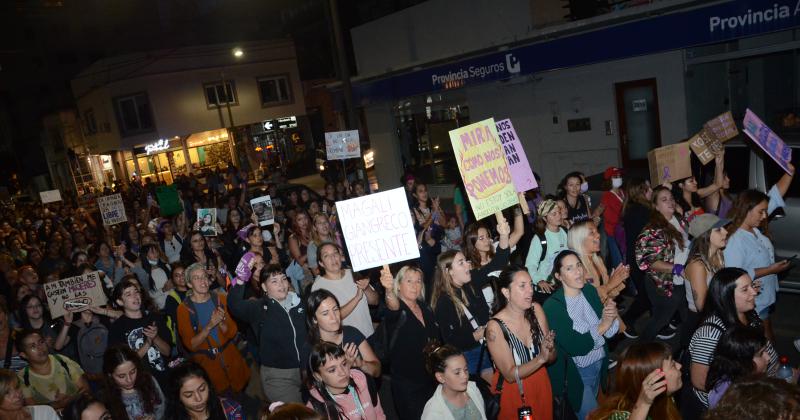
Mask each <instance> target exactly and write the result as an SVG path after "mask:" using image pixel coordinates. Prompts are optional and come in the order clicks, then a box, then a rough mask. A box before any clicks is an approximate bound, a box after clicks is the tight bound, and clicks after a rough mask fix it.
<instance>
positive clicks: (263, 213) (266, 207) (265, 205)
mask: <svg viewBox="0 0 800 420" xmlns="http://www.w3.org/2000/svg"><path fill="white" fill-rule="evenodd" d="M250 206H251V207H253V213H255V214H256V217H257V218H258V225H259V226H269V225H271V224H273V223H275V212H274V211H273V209H272V199H271V198H270V196H268V195H265V196H263V197H258V198H254V199H252V200H250Z"/></svg>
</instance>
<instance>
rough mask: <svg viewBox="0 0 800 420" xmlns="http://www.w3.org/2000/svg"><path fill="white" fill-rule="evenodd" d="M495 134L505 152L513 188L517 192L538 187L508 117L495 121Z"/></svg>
mask: <svg viewBox="0 0 800 420" xmlns="http://www.w3.org/2000/svg"><path fill="white" fill-rule="evenodd" d="M497 134H498V135H499V136H500V143H502V145H503V151H504V152H505V153H506V163H508V169H509V170H510V171H511V180H512V181H514V189H515V190H516V191H517V192H525V191H528V190H532V189H534V188H536V187H538V186H539V185H538V184H537V183H536V178H534V177H533V171H532V170H531V165H530V162H528V157H527V156H525V149H523V148H522V142H521V141H520V140H519V137H518V136H517V132H516V130H514V125H513V124H511V120H510V119H508V118H506V119H504V120H501V121H498V122H497Z"/></svg>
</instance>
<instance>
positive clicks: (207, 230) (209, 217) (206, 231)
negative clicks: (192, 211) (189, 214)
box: [197, 208, 219, 236]
mask: <svg viewBox="0 0 800 420" xmlns="http://www.w3.org/2000/svg"><path fill="white" fill-rule="evenodd" d="M197 224H198V230H199V231H200V233H201V234H203V236H217V234H218V233H219V232H217V209H215V208H211V209H197Z"/></svg>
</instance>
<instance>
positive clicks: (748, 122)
mask: <svg viewBox="0 0 800 420" xmlns="http://www.w3.org/2000/svg"><path fill="white" fill-rule="evenodd" d="M743 125H744V133H745V134H747V137H750V138H751V139H753V141H754V142H756V144H758V146H759V147H761V149H763V150H764V152H765V153H766V154H768V155H769V157H771V158H772V160H774V161H775V163H777V164H778V165H779V166H780V167H781V168H783V170H784V171H786V172H787V173H791V172H790V171H789V162H791V161H792V148H791V147H789V146H787V145H786V143H784V142H783V140H781V138H780V137H778V135H777V134H775V132H773V131H772V130H771V129H770V128H769V127H767V125H766V124H764V122H763V121H761V119H760V118H758V116H757V115H756V114H754V113H753V111H751V110H749V109H748V110H747V112H746V113H745V114H744V122H743Z"/></svg>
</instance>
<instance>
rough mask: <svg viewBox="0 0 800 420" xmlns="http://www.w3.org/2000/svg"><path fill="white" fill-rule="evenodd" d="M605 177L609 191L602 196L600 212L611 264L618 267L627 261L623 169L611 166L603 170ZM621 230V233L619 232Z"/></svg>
mask: <svg viewBox="0 0 800 420" xmlns="http://www.w3.org/2000/svg"><path fill="white" fill-rule="evenodd" d="M603 178H604V179H605V180H606V183H609V182H610V183H609V184H608V186H610V188H608V190H607V191H605V192H603V196H602V197H601V198H600V206H599V207H598V210H597V211H598V213H599V214H602V215H603V229H604V230H605V232H606V236H607V238H608V239H607V242H606V243H607V244H608V254H609V257H610V259H611V266H612V267H616V266H617V265H619V264H620V263H621V262H623V261H625V255H623V254H622V251H621V249H622V248H621V247H622V246H624V244H620V241H621V240H623V239H624V238H625V233H624V232H625V230H624V228H623V225H622V220H621V218H622V204H623V203H624V202H625V191H624V190H623V189H622V169H620V168H617V167H614V166H611V167H609V168H608V169H606V171H605V172H603ZM618 231H619V233H618Z"/></svg>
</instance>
